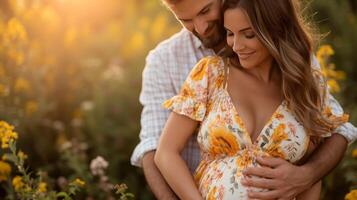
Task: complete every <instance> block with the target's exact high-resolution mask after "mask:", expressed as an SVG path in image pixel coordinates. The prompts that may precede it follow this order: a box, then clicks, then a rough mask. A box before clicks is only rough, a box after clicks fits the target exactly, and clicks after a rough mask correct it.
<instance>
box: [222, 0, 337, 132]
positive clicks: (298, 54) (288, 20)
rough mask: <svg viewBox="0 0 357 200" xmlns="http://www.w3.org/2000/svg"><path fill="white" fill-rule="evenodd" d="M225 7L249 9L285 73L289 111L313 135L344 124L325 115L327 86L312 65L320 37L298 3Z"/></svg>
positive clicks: (229, 0)
mask: <svg viewBox="0 0 357 200" xmlns="http://www.w3.org/2000/svg"><path fill="white" fill-rule="evenodd" d="M222 6H223V12H222V13H224V12H225V11H226V10H227V9H233V8H237V7H239V8H242V9H244V10H245V12H246V14H247V15H248V17H249V18H250V20H251V23H252V26H253V27H252V28H253V29H254V31H255V32H256V35H257V36H258V38H259V40H260V41H261V42H262V43H263V44H264V45H265V47H266V48H268V50H269V52H270V54H271V55H272V56H273V58H274V62H273V65H275V66H277V67H278V68H279V70H280V71H281V75H282V91H283V95H284V98H285V100H286V101H287V103H288V105H289V109H290V110H291V111H292V112H293V114H294V115H295V117H296V118H297V120H298V121H299V122H300V123H301V124H302V125H303V126H304V128H305V129H306V131H307V132H308V133H309V134H310V135H314V136H321V135H325V134H329V133H331V132H332V131H333V129H334V128H336V127H337V126H338V125H340V124H341V123H342V122H343V120H342V118H341V119H340V118H338V117H334V118H333V119H332V118H331V116H328V115H327V114H326V112H325V111H326V105H325V99H326V96H325V95H326V94H325V92H324V91H325V90H326V84H322V85H321V84H319V83H318V82H320V81H321V76H317V77H316V73H314V70H313V68H312V66H311V65H312V63H311V60H312V54H313V44H314V41H315V40H314V38H316V37H313V35H314V34H312V32H311V30H312V29H311V28H310V26H309V25H308V24H307V23H306V21H305V19H303V18H302V15H301V10H300V4H299V2H298V0H225V1H223V4H222ZM235 56H236V55H235ZM320 75H321V74H320ZM317 79H320V80H319V81H317ZM321 87H322V89H321Z"/></svg>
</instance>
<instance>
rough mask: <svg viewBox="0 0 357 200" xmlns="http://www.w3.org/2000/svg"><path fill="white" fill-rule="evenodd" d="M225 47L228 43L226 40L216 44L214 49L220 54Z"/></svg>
mask: <svg viewBox="0 0 357 200" xmlns="http://www.w3.org/2000/svg"><path fill="white" fill-rule="evenodd" d="M225 47H226V43H225V41H222V42H221V43H220V44H218V45H216V46H215V47H213V48H212V49H213V51H214V53H216V55H220V54H221V53H222V52H223V51H224V50H225Z"/></svg>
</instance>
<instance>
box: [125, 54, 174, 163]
mask: <svg viewBox="0 0 357 200" xmlns="http://www.w3.org/2000/svg"><path fill="white" fill-rule="evenodd" d="M162 54H163V51H158V50H153V51H151V52H150V53H149V55H148V56H147V58H146V65H145V68H144V71H143V76H142V90H141V93H140V103H141V104H142V105H143V110H142V113H141V131H140V134H139V138H140V142H139V144H138V145H137V146H136V147H135V149H134V152H133V154H132V156H131V164H132V165H134V166H138V167H142V158H143V156H144V154H145V153H147V152H149V151H152V150H155V149H157V146H158V141H159V138H160V135H161V131H162V129H163V127H164V125H165V122H166V120H167V118H168V116H169V111H168V110H166V109H164V108H163V107H162V102H164V101H165V100H166V99H168V98H170V97H172V96H173V95H175V89H174V87H173V84H172V82H171V79H170V78H168V76H170V72H169V67H170V65H169V63H168V62H167V59H163V58H164V55H162Z"/></svg>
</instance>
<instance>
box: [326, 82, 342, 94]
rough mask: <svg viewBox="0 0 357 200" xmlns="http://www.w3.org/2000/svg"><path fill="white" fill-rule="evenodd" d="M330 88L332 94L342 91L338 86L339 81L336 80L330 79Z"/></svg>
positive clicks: (328, 83)
mask: <svg viewBox="0 0 357 200" xmlns="http://www.w3.org/2000/svg"><path fill="white" fill-rule="evenodd" d="M327 85H328V88H329V89H330V92H332V93H334V92H339V91H340V90H341V88H340V86H339V85H338V83H337V81H336V80H334V79H330V80H328V81H327Z"/></svg>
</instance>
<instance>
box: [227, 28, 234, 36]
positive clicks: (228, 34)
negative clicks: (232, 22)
mask: <svg viewBox="0 0 357 200" xmlns="http://www.w3.org/2000/svg"><path fill="white" fill-rule="evenodd" d="M226 32H227V37H230V36H233V35H234V34H233V32H232V31H230V30H228V29H226Z"/></svg>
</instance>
